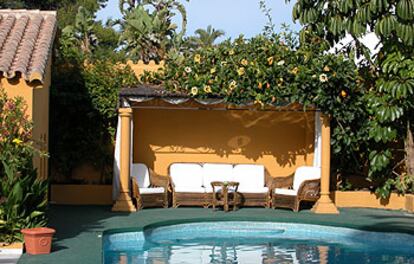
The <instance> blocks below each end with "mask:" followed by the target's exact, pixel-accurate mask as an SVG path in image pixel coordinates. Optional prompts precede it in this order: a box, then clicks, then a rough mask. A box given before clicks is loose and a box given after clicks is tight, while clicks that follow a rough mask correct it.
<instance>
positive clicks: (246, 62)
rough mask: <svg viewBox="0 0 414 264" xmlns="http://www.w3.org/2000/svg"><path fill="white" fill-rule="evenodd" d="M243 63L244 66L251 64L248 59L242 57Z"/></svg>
mask: <svg viewBox="0 0 414 264" xmlns="http://www.w3.org/2000/svg"><path fill="white" fill-rule="evenodd" d="M241 64H242V65H243V66H247V65H249V62H248V61H247V60H246V59H242V61H241Z"/></svg>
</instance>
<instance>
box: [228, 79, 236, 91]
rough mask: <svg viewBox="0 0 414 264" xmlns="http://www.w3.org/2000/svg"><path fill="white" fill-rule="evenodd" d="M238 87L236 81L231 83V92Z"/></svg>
mask: <svg viewBox="0 0 414 264" xmlns="http://www.w3.org/2000/svg"><path fill="white" fill-rule="evenodd" d="M236 87H237V82H236V81H235V80H233V81H231V82H230V85H229V88H230V90H234V89H235V88H236Z"/></svg>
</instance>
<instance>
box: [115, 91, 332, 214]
mask: <svg viewBox="0 0 414 264" xmlns="http://www.w3.org/2000/svg"><path fill="white" fill-rule="evenodd" d="M119 108H120V109H119V120H118V128H117V138H116V147H115V153H114V154H115V157H114V158H115V160H114V185H113V188H114V193H113V194H114V199H116V201H115V204H114V206H113V207H112V210H113V211H127V212H131V211H135V210H136V208H135V207H134V205H133V203H132V200H131V196H130V194H129V180H130V173H131V172H130V168H131V163H132V162H133V159H132V151H131V150H132V144H131V143H132V142H133V140H134V139H133V133H132V131H133V127H134V124H133V118H132V116H133V112H134V111H133V109H134V108H148V109H194V110H197V109H200V110H261V111H263V110H264V111H287V112H304V111H314V112H315V144H314V148H315V151H314V156H315V157H314V164H313V167H318V168H320V169H321V192H320V198H319V200H318V202H317V203H316V204H315V206H314V207H313V211H314V212H315V213H329V214H338V213H339V212H338V210H337V208H336V206H335V205H334V204H333V202H332V200H331V198H330V197H329V178H330V124H329V116H326V115H323V114H322V113H320V111H319V110H318V109H317V108H316V107H315V106H306V107H305V106H304V105H301V104H298V103H290V102H286V101H278V100H275V102H274V103H271V104H268V105H258V104H256V103H255V102H254V101H250V102H243V103H242V104H232V103H229V102H226V100H225V98H223V97H219V96H217V95H211V96H209V97H204V98H197V97H193V96H190V95H188V94H187V93H182V92H172V91H168V90H166V89H165V88H164V87H162V86H148V85H138V86H135V87H131V88H124V89H122V90H121V91H120V101H119Z"/></svg>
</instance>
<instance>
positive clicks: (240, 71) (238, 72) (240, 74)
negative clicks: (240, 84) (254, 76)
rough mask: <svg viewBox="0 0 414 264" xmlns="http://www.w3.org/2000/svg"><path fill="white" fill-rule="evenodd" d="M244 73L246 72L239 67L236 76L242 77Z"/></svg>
mask: <svg viewBox="0 0 414 264" xmlns="http://www.w3.org/2000/svg"><path fill="white" fill-rule="evenodd" d="M245 73H246V71H245V69H244V67H240V68H239V69H238V70H237V74H238V75H239V76H242V75H244V74H245Z"/></svg>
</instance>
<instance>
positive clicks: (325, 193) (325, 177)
mask: <svg viewBox="0 0 414 264" xmlns="http://www.w3.org/2000/svg"><path fill="white" fill-rule="evenodd" d="M321 123H322V164H321V197H320V198H319V200H318V201H317V202H316V204H315V205H314V206H313V208H312V211H313V212H314V213H317V214H339V211H338V209H337V208H336V206H335V204H334V203H333V202H332V200H331V198H330V197H329V180H330V174H331V173H330V171H331V126H330V118H329V116H327V115H321Z"/></svg>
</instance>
